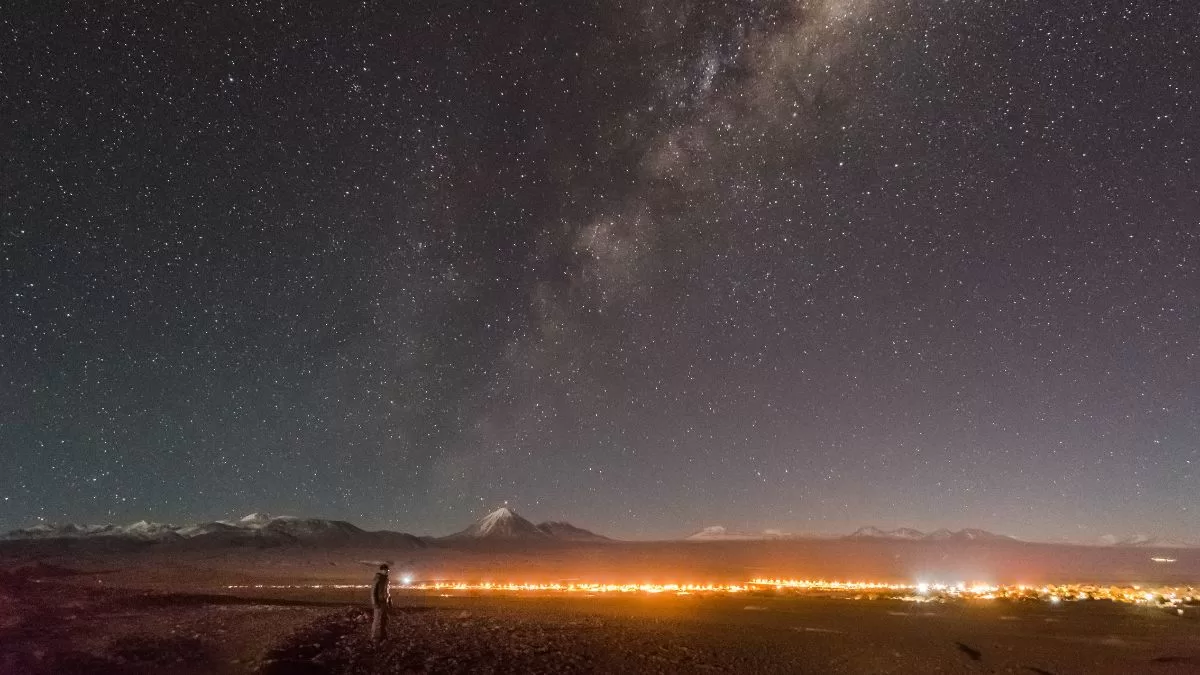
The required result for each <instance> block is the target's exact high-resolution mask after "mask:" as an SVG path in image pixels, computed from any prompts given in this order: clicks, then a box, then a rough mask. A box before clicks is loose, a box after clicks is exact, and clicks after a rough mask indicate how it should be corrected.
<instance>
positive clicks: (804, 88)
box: [0, 0, 1200, 541]
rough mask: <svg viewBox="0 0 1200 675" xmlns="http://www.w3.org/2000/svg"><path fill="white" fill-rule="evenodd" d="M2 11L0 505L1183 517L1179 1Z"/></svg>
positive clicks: (1196, 279) (230, 511)
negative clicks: (505, 505) (502, 507)
mask: <svg viewBox="0 0 1200 675" xmlns="http://www.w3.org/2000/svg"><path fill="white" fill-rule="evenodd" d="M0 34H2V36H3V40H2V44H0V83H2V86H0V110H2V111H3V115H0V142H2V143H3V152H2V153H0V155H2V157H3V159H2V160H0V199H2V202H0V462H2V467H3V470H2V471H0V525H4V526H10V527H16V526H23V525H28V524H31V523H33V522H36V521H37V520H39V519H45V520H49V521H64V520H75V521H87V522H99V521H126V520H136V519H140V518H150V519H154V520H160V521H193V520H203V519H207V518H218V517H227V516H230V515H235V514H238V513H241V512H248V511H252V510H258V511H271V512H280V513H295V514H305V515H320V516H325V517H338V518H346V519H349V520H352V521H355V522H357V523H359V524H361V525H364V526H372V527H389V528H394V529H402V530H406V531H415V532H418V533H422V532H433V533H444V532H447V531H450V530H452V529H457V528H458V527H461V526H462V525H463V524H464V523H465V522H466V521H469V520H470V519H472V518H473V517H475V516H478V515H479V514H481V513H483V512H485V511H486V510H489V509H491V508H494V507H495V506H497V505H499V504H502V503H504V502H507V503H509V504H510V505H512V506H515V507H517V508H518V509H520V510H521V511H522V512H523V513H526V514H527V515H529V516H530V517H533V518H535V519H538V520H541V519H563V518H565V519H569V520H571V521H573V522H576V523H578V524H580V525H584V526H587V527H590V528H593V529H596V530H599V531H602V532H605V533H607V534H613V535H617V536H630V537H661V536H677V535H681V534H685V533H687V532H688V531H690V530H693V529H696V528H698V527H699V526H702V525H711V524H722V525H726V526H729V527H736V528H748V529H761V528H768V527H769V528H775V529H781V530H785V531H791V532H836V531H847V530H848V529H852V528H853V527H856V526H858V525H860V524H863V523H872V524H876V525H881V526H897V525H910V526H916V527H921V528H926V529H933V528H937V527H952V528H958V527H967V526H972V527H984V528H988V529H992V530H997V531H1002V532H1007V533H1010V534H1014V535H1017V536H1023V537H1030V538H1047V539H1071V540H1079V541H1088V540H1094V539H1095V538H1097V537H1099V536H1100V535H1102V534H1107V533H1115V534H1118V535H1127V534H1132V533H1135V532H1146V533H1153V534H1160V535H1168V536H1176V537H1184V538H1197V537H1200V531H1198V530H1197V526H1196V523H1197V522H1198V521H1197V518H1198V517H1200V503H1198V502H1197V498H1198V494H1200V493H1198V492H1197V484H1198V481H1197V478H1198V472H1197V469H1198V468H1200V300H1197V298H1198V297H1200V125H1198V124H1197V120H1198V119H1200V72H1197V69H1196V67H1195V66H1194V65H1193V64H1194V63H1197V62H1200V58H1198V57H1200V54H1197V51H1196V47H1195V45H1196V44H1200V12H1197V9H1196V8H1195V7H1194V6H1192V3H1189V2H1185V1H1179V2H1171V1H1165V2H1164V1H1161V0H1157V1H1149V0H1146V1H1138V0H1129V1H1128V2H1125V3H1117V4H1114V3H1109V2H1100V1H1098V0H1097V1H1094V2H1086V1H1082V0H1055V1H1053V2H1051V1H1044V2H1041V1H1039V2H1026V3H1000V2H996V3H991V2H981V1H967V0H951V1H950V2H938V3H928V2H898V1H889V0H864V1H857V0H812V1H809V2H804V1H794V0H793V1H788V2H785V1H779V0H757V1H756V0H736V1H733V2H729V1H720V2H718V1H716V0H697V1H694V2H678V3H665V2H664V3H654V2H617V1H605V0H592V1H590V2H589V1H584V2H569V3H568V2H549V1H541V0H531V1H529V2H520V3H518V2H475V3H465V2H464V3H455V2H436V3H435V2H420V1H418V2H406V3H381V2H363V3H359V4H356V5H353V6H351V5H349V4H345V3H300V4H298V5H297V4H295V3H287V4H283V5H280V4H276V3H239V4H237V5H236V6H233V7H224V8H218V7H216V6H209V5H207V4H204V3H202V4H200V5H190V4H181V3H163V4H161V5H159V6H156V7H154V8H148V9H147V8H142V9H137V10H132V9H125V10H123V11H122V9H121V8H119V7H109V6H103V7H102V6H99V5H95V4H89V3H45V2H21V3H18V7H17V8H16V9H15V10H14V11H11V12H6V13H5V16H4V17H2V18H0Z"/></svg>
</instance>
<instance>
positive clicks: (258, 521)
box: [0, 507, 1200, 549]
mask: <svg viewBox="0 0 1200 675" xmlns="http://www.w3.org/2000/svg"><path fill="white" fill-rule="evenodd" d="M812 538H826V539H833V538H841V539H846V540H865V541H874V540H892V541H927V542H938V541H945V542H994V543H999V542H1015V541H1018V540H1017V539H1014V538H1013V537H1009V536H1006V535H1002V534H995V533H992V532H988V531H987V530H980V529H974V528H967V529H962V530H957V531H951V530H948V529H940V530H935V531H933V532H928V533H927V532H922V531H921V530H916V529H913V528H908V527H902V528H897V529H892V530H884V529H880V528H877V527H861V528H859V529H858V530H855V531H854V532H853V533H851V534H849V535H846V536H845V537H813V536H812V535H794V534H787V533H784V532H781V531H779V530H764V531H762V532H741V531H736V530H729V529H727V528H725V527H723V526H720V525H713V526H709V527H705V528H703V529H701V530H699V531H697V532H694V533H692V534H691V535H689V536H687V537H685V540H686V541H693V542H708V541H763V540H784V539H812ZM611 541H613V540H612V539H610V538H608V537H605V536H603V535H599V534H596V533H595V532H592V531H590V530H585V529H583V528H580V527H576V526H575V525H572V524H571V523H568V522H565V521H546V522H542V523H538V524H536V525H535V524H534V523H533V522H531V521H529V520H527V519H525V518H523V517H522V516H520V515H519V514H518V513H517V512H516V511H514V510H512V509H509V508H507V507H503V508H499V509H496V510H495V511H492V512H491V513H488V514H487V515H485V516H483V517H482V518H480V519H479V520H477V521H475V522H474V523H472V524H471V525H469V526H467V527H466V528H464V529H462V530H460V531H458V532H455V533H453V534H450V535H447V536H444V537H417V536H414V535H411V534H406V533H403V532H392V531H388V530H381V531H374V532H371V531H366V530H363V529H361V528H359V527H357V526H355V525H353V524H351V523H349V522H346V521H344V520H325V519H321V518H297V517H293V516H269V515H266V514H263V513H251V514H250V515H248V516H245V517H243V518H240V519H238V520H217V521H210V522H204V523H197V524H194V525H182V526H180V525H169V524H163V523H154V522H148V521H145V520H142V521H138V522H136V523H132V524H130V525H111V524H105V525H74V524H67V525H48V524H40V525H35V526H33V527H29V528H25V529H18V530H13V531H11V532H9V533H8V534H6V535H3V536H0V542H45V543H46V544H51V545H55V546H58V547H60V548H70V547H74V546H80V545H86V546H88V547H93V546H94V547H97V548H119V549H125V548H131V547H138V546H142V545H147V544H157V545H163V546H166V547H169V548H179V549H193V548H220V547H225V546H258V547H267V546H284V545H321V546H341V547H352V546H361V547H388V548H402V549H413V548H424V547H428V546H444V547H454V546H456V545H462V544H479V543H487V542H495V543H504V542H507V543H517V542H528V543H539V542H540V543H549V544H553V543H559V544H566V543H604V542H611ZM1097 543H1098V544H1100V545H1103V546H1112V547H1137V548H1163V549H1166V548H1196V547H1200V544H1197V543H1191V542H1186V541H1181V540H1178V539H1167V538H1157V537H1148V536H1145V535H1135V536H1132V537H1125V538H1118V537H1116V536H1113V535H1106V536H1105V537H1102V538H1101V539H1100V541H1099V542H1097ZM13 545H20V544H15V543H14V544H13Z"/></svg>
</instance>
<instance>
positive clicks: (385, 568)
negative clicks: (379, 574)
mask: <svg viewBox="0 0 1200 675" xmlns="http://www.w3.org/2000/svg"><path fill="white" fill-rule="evenodd" d="M379 569H380V570H382V571H384V572H386V571H388V565H387V563H383V564H381V565H380V566H379Z"/></svg>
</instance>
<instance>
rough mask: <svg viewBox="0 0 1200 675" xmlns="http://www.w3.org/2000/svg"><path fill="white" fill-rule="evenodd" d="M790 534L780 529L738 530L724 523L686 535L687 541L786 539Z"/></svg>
mask: <svg viewBox="0 0 1200 675" xmlns="http://www.w3.org/2000/svg"><path fill="white" fill-rule="evenodd" d="M786 538H788V535H786V534H784V533H782V532H779V531H778V530H764V531H762V532H738V531H736V530H730V529H727V528H725V527H724V526H722V525H710V526H708V527H705V528H703V529H701V530H698V531H696V532H693V533H692V534H689V535H688V536H686V537H684V539H685V540H686V541H757V540H762V539H786Z"/></svg>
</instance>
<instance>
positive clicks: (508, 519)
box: [446, 507, 550, 539]
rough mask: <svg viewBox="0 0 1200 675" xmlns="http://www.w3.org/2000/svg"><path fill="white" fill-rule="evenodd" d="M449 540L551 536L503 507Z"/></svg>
mask: <svg viewBox="0 0 1200 675" xmlns="http://www.w3.org/2000/svg"><path fill="white" fill-rule="evenodd" d="M446 538H447V539H549V538H550V535H548V534H546V533H545V532H543V531H541V530H539V529H538V527H537V525H534V524H533V523H531V522H529V521H528V520H526V519H524V518H522V517H521V516H520V515H518V514H517V512H516V511H513V510H512V509H510V508H508V507H501V508H498V509H496V510H495V511H492V512H491V513H489V514H487V515H486V516H484V517H482V518H480V519H479V520H477V521H475V522H474V523H471V525H469V526H468V527H467V528H466V529H465V530H461V531H459V532H455V533H454V534H452V535H450V536H448V537H446Z"/></svg>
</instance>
